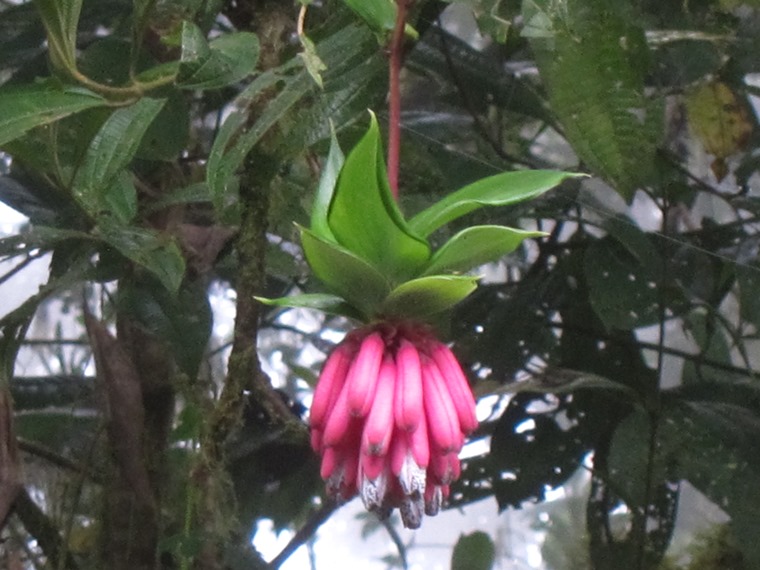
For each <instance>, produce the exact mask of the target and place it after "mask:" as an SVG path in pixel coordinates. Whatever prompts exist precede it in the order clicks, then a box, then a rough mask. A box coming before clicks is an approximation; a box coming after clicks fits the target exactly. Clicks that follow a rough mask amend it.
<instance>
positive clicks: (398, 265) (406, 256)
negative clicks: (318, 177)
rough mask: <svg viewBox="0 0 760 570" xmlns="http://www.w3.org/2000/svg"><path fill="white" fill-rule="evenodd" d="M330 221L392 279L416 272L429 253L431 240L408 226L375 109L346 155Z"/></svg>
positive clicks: (343, 238)
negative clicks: (390, 177) (395, 192)
mask: <svg viewBox="0 0 760 570" xmlns="http://www.w3.org/2000/svg"><path fill="white" fill-rule="evenodd" d="M327 221H328V224H329V226H330V229H331V230H332V233H333V235H334V236H335V239H336V240H337V241H338V243H340V244H341V245H342V246H344V247H345V248H347V249H349V250H351V251H352V252H353V253H355V254H356V255H358V256H360V257H362V258H364V259H366V260H367V261H368V262H369V263H371V264H372V265H374V266H375V267H376V268H377V269H378V270H379V271H381V272H382V273H383V274H385V275H388V276H389V277H390V279H391V280H397V281H403V280H404V279H408V278H409V277H411V276H413V275H416V274H417V273H418V272H419V270H420V268H421V267H422V265H423V264H424V263H425V262H426V261H427V260H428V258H429V257H430V246H429V245H428V243H427V242H426V241H425V240H424V239H422V238H420V237H418V236H416V235H415V234H414V233H413V232H412V231H411V230H410V229H409V227H408V225H407V223H406V221H405V220H404V218H403V216H402V215H401V212H400V211H399V209H398V206H397V205H396V201H395V200H394V198H393V195H392V194H391V191H390V187H389V185H388V177H387V173H386V169H385V163H384V161H383V156H382V146H381V144H380V128H379V127H378V124H377V119H376V118H375V116H374V115H372V118H371V122H370V126H369V130H368V131H367V133H366V134H365V135H364V137H362V139H361V140H360V141H359V142H358V143H357V145H356V146H355V147H354V149H353V150H352V151H351V153H350V154H349V155H348V157H347V158H346V162H345V164H344V165H343V169H342V170H341V173H340V177H339V178H338V184H337V187H336V189H335V194H334V196H333V199H332V202H331V203H330V209H329V212H328V216H327Z"/></svg>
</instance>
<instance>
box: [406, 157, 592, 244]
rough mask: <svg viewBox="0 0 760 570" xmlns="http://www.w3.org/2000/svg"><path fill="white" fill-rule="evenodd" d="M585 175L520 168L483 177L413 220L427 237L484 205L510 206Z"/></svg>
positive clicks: (415, 228)
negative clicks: (569, 179) (568, 179)
mask: <svg viewBox="0 0 760 570" xmlns="http://www.w3.org/2000/svg"><path fill="white" fill-rule="evenodd" d="M579 176H584V175H583V174H573V173H570V172H560V171H556V170H520V171H516V172H504V173H502V174H496V175H494V176H489V177H488V178H483V179H481V180H478V181H477V182H473V183H472V184H468V185H467V186H465V187H464V188H460V189H459V190H457V191H456V192H453V193H451V194H449V195H448V196H446V197H445V198H443V199H442V200H439V201H438V202H436V203H435V204H433V205H432V206H430V207H429V208H427V209H426V210H423V211H422V212H420V213H419V214H417V215H416V216H414V217H413V218H412V219H411V220H409V226H410V227H411V228H412V230H413V231H414V232H415V233H417V234H419V235H421V236H423V237H427V236H429V235H430V234H431V233H433V232H434V231H435V230H437V229H438V228H440V227H441V226H443V225H445V224H448V223H449V222H451V221H452V220H455V219H457V218H460V217H462V216H464V215H465V214H469V213H470V212H472V211H473V210H477V209H478V208H482V207H483V206H508V205H510V204H515V203H517V202H522V201H524V200H529V199H531V198H535V197H536V196H539V195H541V194H543V193H544V192H546V191H547V190H551V189H552V188H554V187H555V186H557V185H558V184H559V183H560V182H562V181H563V180H565V179H567V178H574V177H579Z"/></svg>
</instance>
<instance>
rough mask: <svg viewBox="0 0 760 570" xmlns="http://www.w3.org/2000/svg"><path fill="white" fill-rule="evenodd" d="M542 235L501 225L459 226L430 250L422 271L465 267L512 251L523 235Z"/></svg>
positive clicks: (495, 258)
mask: <svg viewBox="0 0 760 570" xmlns="http://www.w3.org/2000/svg"><path fill="white" fill-rule="evenodd" d="M545 235H546V233H545V232H535V231H527V230H516V229H514V228H508V227H505V226H473V227H471V228H467V229H464V230H462V231H461V232H459V233H458V234H456V235H455V236H453V237H452V238H451V239H449V241H447V242H446V243H445V244H443V245H442V246H441V247H440V249H438V250H437V251H436V252H435V253H434V254H433V258H432V259H431V260H430V263H429V264H428V266H427V267H426V268H425V272H424V275H435V274H436V273H448V272H458V271H469V270H470V269H474V268H475V267H478V266H480V265H483V264H484V263H488V262H491V261H497V260H498V259H499V258H501V257H502V256H504V255H506V254H508V253H511V252H513V251H514V250H515V249H516V248H517V246H519V245H520V243H522V241H523V240H524V239H526V238H531V237H540V236H545Z"/></svg>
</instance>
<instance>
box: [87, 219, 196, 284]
mask: <svg viewBox="0 0 760 570" xmlns="http://www.w3.org/2000/svg"><path fill="white" fill-rule="evenodd" d="M99 230H100V236H101V239H102V240H103V241H104V242H106V243H107V244H109V245H110V246H111V247H113V248H114V249H116V250H117V251H118V252H119V253H121V254H122V255H123V256H124V257H126V258H128V259H131V260H132V261H134V262H135V263H136V264H138V265H140V266H142V267H144V268H145V269H146V270H148V271H150V272H151V273H152V274H153V275H155V276H156V278H157V279H158V280H159V281H161V283H162V284H163V286H164V287H166V288H167V289H168V290H169V291H171V292H173V293H174V292H176V291H177V290H178V289H179V286H180V284H181V283H182V279H183V278H184V276H185V258H184V257H183V256H182V252H181V251H180V249H179V247H178V246H177V244H176V243H174V241H173V240H170V239H169V238H167V237H166V236H162V235H160V234H158V233H156V232H154V231H151V230H148V229H141V228H125V227H122V226H119V225H116V224H108V225H104V226H100V228H99Z"/></svg>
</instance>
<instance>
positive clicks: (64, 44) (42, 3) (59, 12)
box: [35, 0, 82, 71]
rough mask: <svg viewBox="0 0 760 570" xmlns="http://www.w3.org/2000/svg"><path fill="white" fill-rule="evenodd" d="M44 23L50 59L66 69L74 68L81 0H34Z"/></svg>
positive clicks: (55, 64) (56, 65)
mask: <svg viewBox="0 0 760 570" xmlns="http://www.w3.org/2000/svg"><path fill="white" fill-rule="evenodd" d="M35 4H36V5H37V10H38V11H39V13H40V17H41V18H42V23H43V24H44V25H45V30H46V31H47V38H48V48H49V51H50V60H51V61H52V63H53V65H54V66H55V67H58V68H62V69H66V70H68V71H71V70H74V69H76V39H77V25H78V23H79V14H80V13H81V11H82V0H35Z"/></svg>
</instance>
